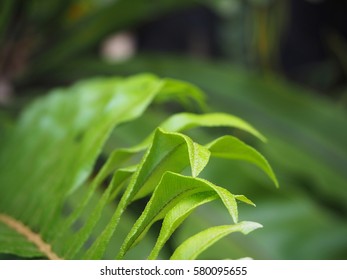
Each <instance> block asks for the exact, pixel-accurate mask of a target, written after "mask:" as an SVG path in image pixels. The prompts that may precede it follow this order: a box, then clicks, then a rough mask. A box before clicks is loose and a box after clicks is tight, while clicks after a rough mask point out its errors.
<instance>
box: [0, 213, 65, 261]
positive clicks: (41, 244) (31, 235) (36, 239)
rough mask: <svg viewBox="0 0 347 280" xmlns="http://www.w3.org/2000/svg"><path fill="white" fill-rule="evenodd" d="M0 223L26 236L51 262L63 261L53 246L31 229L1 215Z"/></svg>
mask: <svg viewBox="0 0 347 280" xmlns="http://www.w3.org/2000/svg"><path fill="white" fill-rule="evenodd" d="M0 222H2V223H4V224H5V225H6V226H8V227H9V228H12V229H14V230H15V231H16V232H17V233H19V234H20V235H22V236H24V237H25V238H26V239H27V240H28V241H29V242H31V243H33V244H34V245H35V246H36V247H37V249H38V250H39V251H40V252H42V253H43V254H44V255H45V256H46V257H47V258H48V259H50V260H61V258H60V257H58V255H57V254H56V253H55V252H53V251H52V246H51V245H50V244H48V243H46V242H45V241H44V240H43V239H42V238H41V236H40V235H39V234H37V233H35V232H33V231H32V230H31V229H30V228H29V227H27V226H25V225H24V224H23V223H22V222H20V221H18V220H16V219H15V218H13V217H11V216H9V215H6V214H1V213H0Z"/></svg>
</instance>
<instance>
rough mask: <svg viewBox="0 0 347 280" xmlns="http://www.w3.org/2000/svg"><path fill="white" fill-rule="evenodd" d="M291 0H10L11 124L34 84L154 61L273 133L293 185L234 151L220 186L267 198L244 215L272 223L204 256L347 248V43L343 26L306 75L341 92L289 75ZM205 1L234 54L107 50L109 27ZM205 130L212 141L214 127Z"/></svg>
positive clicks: (4, 61)
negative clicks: (236, 159) (113, 55)
mask: <svg viewBox="0 0 347 280" xmlns="http://www.w3.org/2000/svg"><path fill="white" fill-rule="evenodd" d="M303 1H304V0H303ZM341 2H343V1H341ZM289 4H290V1H288V0H287V1H270V0H268V1H260V0H258V1H255V0H253V1H250V0H249V1H237V0H230V1H228V0H219V1H209V0H204V1H199V3H198V4H197V2H196V1H187V0H186V1H180V0H179V1H177V0H175V1H171V0H161V1H154V2H151V3H148V1H144V0H133V1H126V0H118V1H92V0H90V1H76V0H74V1H73V0H64V1H58V0H54V1H49V5H47V4H45V3H44V2H43V1H34V0H32V1H20V0H3V1H1V3H0V13H1V16H0V38H1V39H0V62H1V63H0V75H1V78H2V80H5V81H6V82H7V84H9V85H10V86H11V88H12V89H13V92H14V94H13V95H12V99H13V102H12V103H10V105H7V106H5V107H4V110H3V111H4V113H1V115H0V116H1V121H0V124H1V125H6V126H11V119H10V118H9V117H8V115H9V114H8V112H10V115H11V113H12V112H18V111H20V110H21V108H22V107H23V106H25V104H26V102H24V103H22V102H23V97H25V98H24V99H26V98H28V99H29V100H31V97H30V96H32V95H36V94H42V93H45V92H46V90H47V89H49V88H51V87H55V86H60V85H63V84H68V83H71V82H73V81H75V80H78V79H81V78H85V77H90V76H95V75H114V74H126V75H128V74H133V73H138V72H153V73H155V74H157V75H160V76H165V77H173V78H178V79H181V80H186V81H189V82H192V83H193V84H195V85H197V86H199V87H201V88H202V89H204V90H205V91H206V92H207V93H208V94H209V102H210V103H211V107H212V108H213V110H214V111H215V110H217V111H218V110H220V111H227V112H230V113H232V114H236V115H239V116H240V117H242V118H244V119H245V120H247V121H249V122H250V123H252V124H254V126H255V127H257V128H258V129H259V130H260V131H262V132H263V133H264V134H265V135H266V137H267V138H268V142H269V143H268V145H264V146H263V145H258V148H259V149H260V150H261V151H262V152H263V153H264V154H265V156H266V157H267V158H268V159H269V161H270V163H271V164H272V166H273V167H274V169H275V172H276V174H278V177H279V181H280V184H281V189H280V190H272V189H271V188H269V187H268V186H269V184H270V182H269V180H267V179H266V178H265V177H264V176H263V175H262V174H258V173H257V171H256V170H254V169H251V168H249V167H247V166H241V167H240V166H234V165H231V164H230V166H228V169H226V168H225V165H224V164H223V163H224V162H223V161H222V160H216V161H215V164H214V166H215V170H214V171H211V172H209V173H208V174H204V176H206V177H207V178H211V179H213V180H214V181H216V182H218V183H219V184H220V185H224V186H226V185H230V183H232V184H233V185H235V186H238V187H240V190H242V193H245V194H246V195H248V196H249V197H250V198H251V199H252V198H255V197H256V201H257V207H258V209H257V210H258V211H253V212H252V211H250V212H249V213H248V212H247V209H244V211H243V213H245V214H244V215H245V217H244V218H247V219H250V220H256V221H259V222H261V223H262V224H263V225H264V229H262V230H259V231H257V232H256V233H254V235H253V236H252V241H251V242H252V243H251V244H250V243H249V240H247V242H246V241H245V240H244V239H243V238H242V237H228V238H226V239H225V240H224V241H222V242H220V243H219V244H216V246H215V247H214V249H215V250H214V251H210V254H209V255H201V257H204V258H221V257H225V258H230V257H234V258H237V257H243V256H248V255H252V256H255V257H256V258H265V259H274V258H275V259H338V258H340V259H346V258H347V238H346V236H347V203H346V201H347V144H346V143H347V129H346V128H347V113H346V109H345V108H346V104H347V103H346V100H347V99H346V97H347V86H346V82H344V83H340V84H339V86H338V87H336V86H335V87H334V85H335V83H336V81H337V80H339V79H341V75H344V76H343V77H344V81H345V80H346V76H347V74H346V73H347V72H346V70H345V69H347V62H346V57H347V56H346V45H347V44H346V41H345V39H344V37H343V36H340V34H338V33H334V32H331V33H329V34H328V35H327V36H326V37H325V38H324V40H326V41H325V43H326V45H327V46H329V50H330V52H331V53H332V54H333V55H332V57H333V58H334V59H328V60H327V61H324V62H323V63H321V64H320V65H317V67H311V68H310V69H311V70H312V71H307V72H304V73H303V74H302V75H303V76H304V78H305V79H304V80H305V81H306V82H307V84H308V85H309V86H310V88H312V87H314V88H318V89H321V90H322V92H323V93H327V94H328V95H333V94H334V93H338V94H335V95H334V96H335V98H334V99H332V98H327V97H323V96H320V95H318V94H317V92H315V91H312V90H309V89H307V88H305V87H304V86H298V85H295V84H292V83H290V82H288V81H285V79H284V78H283V77H281V73H280V72H279V68H280V67H279V61H278V60H279V51H280V38H281V36H283V33H284V28H285V26H286V24H287V19H288V18H287V16H288V12H287V9H288V6H289ZM196 5H205V6H207V7H209V9H211V10H213V11H214V12H216V13H217V14H218V16H219V17H220V18H221V19H222V20H221V21H220V22H218V32H219V35H220V36H219V37H218V38H219V40H220V45H221V46H222V47H221V49H222V54H223V56H222V58H223V60H224V62H221V61H218V59H216V60H214V59H213V58H209V59H199V58H196V57H195V58H192V57H187V56H186V55H177V54H176V55H175V56H172V55H165V54H147V53H141V54H139V55H136V56H135V57H133V58H132V59H130V60H128V61H126V62H123V63H111V62H107V61H104V60H102V59H101V58H100V51H99V49H100V45H101V43H102V41H103V40H104V39H105V38H106V37H107V36H108V35H110V34H114V33H117V32H119V31H122V30H136V28H137V27H139V26H141V25H143V24H146V23H147V22H148V21H150V20H152V19H153V18H160V17H162V16H164V15H166V14H169V13H172V12H174V11H176V10H180V9H185V8H187V7H188V6H196ZM166 36H170V34H167V35H166ZM163 39H165V38H163ZM15 57H17V58H18V57H19V58H20V59H17V60H14V58H15ZM219 60H220V59H219ZM337 65H339V67H341V69H344V70H343V71H344V72H343V71H342V73H344V74H341V73H340V72H339V71H341V69H340V68H338V66H337ZM318 66H319V67H318ZM166 108H167V107H166ZM167 109H168V110H171V111H174V110H177V108H172V107H169V108H167ZM163 114H165V112H163V111H162V110H161V109H159V108H154V109H153V110H152V111H151V113H149V114H147V115H146V118H142V119H141V120H139V122H138V123H137V127H141V130H142V129H145V127H150V126H151V125H152V124H155V123H156V121H157V119H158V118H157V116H158V115H163ZM0 129H1V128H0ZM122 129H123V133H121V134H117V135H113V136H112V137H111V138H110V140H109V143H108V144H107V145H108V146H109V147H112V146H114V145H116V144H115V143H122V141H123V142H126V141H128V139H129V137H131V139H133V138H134V139H135V138H136V137H138V135H139V134H142V135H144V132H143V131H141V130H140V129H139V130H136V129H134V127H131V126H129V127H126V126H125V127H123V128H122ZM196 133H197V135H198V136H199V137H205V139H206V142H207V141H208V139H210V138H211V135H210V134H211V133H212V134H213V131H210V130H209V131H202V132H201V131H198V132H196ZM241 136H242V137H245V139H246V140H248V141H252V140H251V139H247V137H246V136H244V135H241ZM0 141H1V138H0ZM130 141H131V140H130ZM0 143H1V142H0ZM106 147H107V146H106ZM228 164H229V163H228ZM226 174H232V176H226ZM245 175H246V176H245ZM257 175H259V176H257ZM245 178H246V179H245ZM242 210H243V209H242ZM220 211H221V210H219V205H218V204H216V205H215V207H210V208H208V209H207V210H200V212H199V213H198V214H195V215H194V216H192V217H191V218H190V220H189V222H187V223H186V226H185V227H184V229H183V230H181V231H180V232H179V233H178V234H176V235H175V238H176V239H175V240H177V244H175V245H178V244H180V243H181V242H182V240H184V239H185V238H186V236H187V235H188V234H191V233H192V232H193V231H196V230H198V229H199V228H200V229H201V228H204V227H205V226H206V223H209V224H210V223H212V224H213V223H214V222H215V221H216V220H218V217H220V216H221V215H220ZM254 215H256V216H254ZM218 222H220V221H218ZM225 248H229V250H226V249H225ZM221 254H222V255H221ZM223 254H225V255H223ZM134 258H136V256H134Z"/></svg>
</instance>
